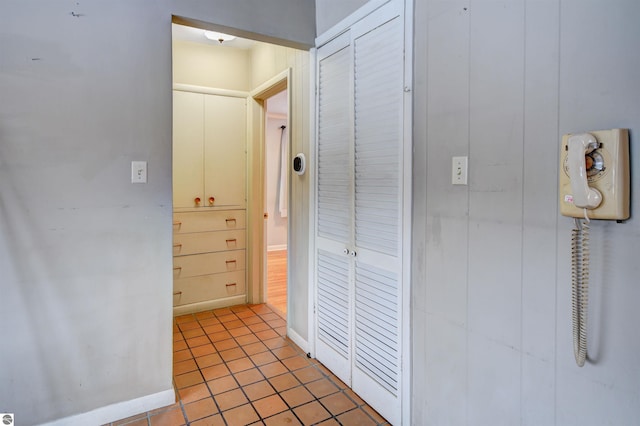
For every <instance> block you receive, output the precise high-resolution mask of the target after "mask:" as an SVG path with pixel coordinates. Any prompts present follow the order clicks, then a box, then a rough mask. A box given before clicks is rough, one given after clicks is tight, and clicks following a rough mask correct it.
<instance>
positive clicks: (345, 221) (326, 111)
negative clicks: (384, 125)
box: [316, 33, 353, 384]
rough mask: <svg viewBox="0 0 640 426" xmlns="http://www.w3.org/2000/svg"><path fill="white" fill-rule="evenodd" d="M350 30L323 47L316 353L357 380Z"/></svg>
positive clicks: (336, 370) (340, 373) (342, 376)
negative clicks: (353, 371) (354, 357)
mask: <svg viewBox="0 0 640 426" xmlns="http://www.w3.org/2000/svg"><path fill="white" fill-rule="evenodd" d="M349 41H350V36H349V34H348V33H347V34H344V35H343V36H342V37H339V38H338V39H336V40H334V41H333V42H332V43H330V45H328V46H324V47H322V48H320V49H319V51H318V100H317V102H318V107H317V109H318V134H317V162H316V164H317V187H316V189H317V192H316V196H317V204H316V206H317V210H316V220H317V224H316V265H317V268H316V320H317V322H316V357H317V358H318V360H320V361H321V362H322V363H323V364H324V365H326V366H327V368H329V369H330V370H331V371H333V372H334V374H336V375H337V376H338V377H339V378H340V379H341V380H342V381H344V382H345V383H347V384H350V383H351V346H352V343H351V341H352V338H351V334H352V328H351V327H352V326H351V324H352V300H353V296H352V293H353V284H352V269H353V265H352V260H351V257H350V256H349V255H348V253H345V250H348V247H350V243H351V241H352V229H353V219H352V216H353V213H352V212H353V183H352V182H353V154H352V151H353V136H352V134H353V130H352V129H353V125H352V106H351V105H352V102H351V96H350V95H349V93H351V91H352V84H351V76H352V54H351V47H350V46H349Z"/></svg>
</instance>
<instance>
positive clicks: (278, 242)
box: [264, 90, 289, 318]
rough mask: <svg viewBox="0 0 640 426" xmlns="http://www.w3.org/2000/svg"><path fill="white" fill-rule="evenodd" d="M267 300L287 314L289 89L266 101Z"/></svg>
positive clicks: (265, 217) (265, 214)
mask: <svg viewBox="0 0 640 426" xmlns="http://www.w3.org/2000/svg"><path fill="white" fill-rule="evenodd" d="M264 111H265V120H264V123H265V128H264V136H265V137H264V174H265V176H264V184H265V188H264V193H265V197H264V201H265V205H264V219H265V223H264V230H265V255H264V259H266V262H265V276H266V279H265V287H266V288H265V292H264V293H265V301H266V303H267V304H269V305H270V306H271V308H272V309H274V310H276V311H277V312H278V313H279V314H280V315H281V316H282V317H283V318H286V317H287V247H288V245H287V241H288V206H289V194H288V186H289V185H288V165H289V164H288V163H289V162H288V158H289V156H288V153H289V129H288V127H287V126H288V121H289V120H288V119H289V110H288V92H287V90H283V91H281V92H279V93H277V94H275V95H273V96H271V97H269V98H267V99H265V101H264Z"/></svg>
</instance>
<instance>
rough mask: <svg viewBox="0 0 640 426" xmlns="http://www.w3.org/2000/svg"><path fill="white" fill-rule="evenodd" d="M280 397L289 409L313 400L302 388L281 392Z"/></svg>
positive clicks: (309, 393)
mask: <svg viewBox="0 0 640 426" xmlns="http://www.w3.org/2000/svg"><path fill="white" fill-rule="evenodd" d="M280 396H282V398H284V400H285V401H286V402H287V404H289V407H297V406H299V405H303V404H306V403H307V402H310V401H313V400H314V399H315V398H314V397H313V395H311V392H309V391H308V390H307V389H306V388H305V387H304V386H299V387H297V388H293V389H289V390H286V391H284V392H281V393H280Z"/></svg>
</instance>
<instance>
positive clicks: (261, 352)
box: [110, 305, 389, 426]
mask: <svg viewBox="0 0 640 426" xmlns="http://www.w3.org/2000/svg"><path fill="white" fill-rule="evenodd" d="M285 336H286V322H285V321H284V320H283V319H282V318H281V317H280V316H278V315H277V314H276V313H275V312H273V311H272V310H271V309H270V308H269V307H268V306H266V305H241V306H234V307H231V308H224V309H216V310H213V311H205V312H199V313H197V314H190V315H182V316H179V317H176V318H175V324H174V330H173V337H174V339H173V340H174V346H173V351H174V352H173V355H174V357H173V360H174V367H173V374H174V377H173V378H174V386H175V388H176V395H177V398H178V401H177V402H176V403H175V404H173V405H171V406H169V407H164V408H161V409H158V410H154V411H149V412H147V413H142V414H140V415H137V416H133V417H129V418H127V419H123V420H119V421H117V422H113V423H110V426H121V425H128V426H149V425H151V426H164V425H167V426H180V425H192V426H200V425H211V426H217V425H227V426H240V425H267V426H279V425H291V426H294V425H315V424H318V425H323V426H324V425H362V426H367V425H388V424H389V423H388V422H387V421H386V420H385V419H384V418H382V417H381V416H380V415H379V414H378V413H376V412H375V411H374V410H373V409H372V408H371V407H369V406H368V405H367V404H365V403H364V401H363V400H362V399H360V398H359V397H358V395H356V394H355V393H354V392H353V391H352V390H351V389H349V388H348V387H347V386H346V385H345V384H344V383H343V382H341V381H340V380H339V379H338V378H337V377H336V376H334V375H333V374H332V373H331V372H330V371H329V370H328V369H327V368H325V367H324V366H323V365H322V364H320V363H319V362H318V361H317V360H315V359H310V358H308V357H307V356H306V354H304V353H303V352H302V350H301V349H300V348H299V347H298V346H296V345H295V344H294V343H293V342H292V341H291V340H289V339H287V338H286V337H285Z"/></svg>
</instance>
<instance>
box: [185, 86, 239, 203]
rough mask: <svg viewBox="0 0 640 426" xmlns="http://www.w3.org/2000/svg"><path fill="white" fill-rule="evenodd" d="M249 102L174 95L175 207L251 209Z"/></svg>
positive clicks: (189, 94) (208, 96)
mask: <svg viewBox="0 0 640 426" xmlns="http://www.w3.org/2000/svg"><path fill="white" fill-rule="evenodd" d="M246 122H247V111H246V99H245V98H241V97H231V96H221V95H210V94H204V93H195V92H185V91H179V90H174V92H173V141H174V144H173V206H174V208H175V209H180V208H197V207H236V208H243V207H244V206H245V205H246V181H247V180H246V167H247V166H246V164H247V161H246V145H247V144H246V139H247V136H246V135H247V125H246Z"/></svg>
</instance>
